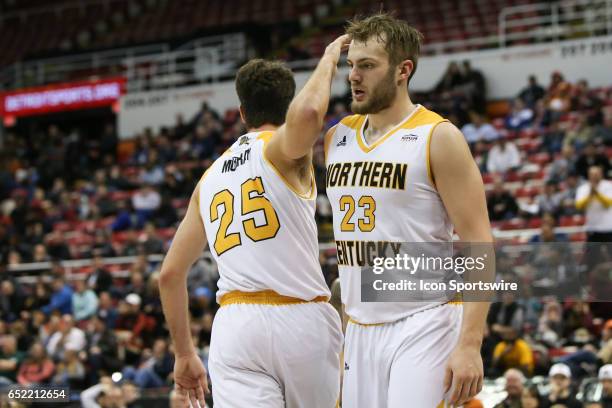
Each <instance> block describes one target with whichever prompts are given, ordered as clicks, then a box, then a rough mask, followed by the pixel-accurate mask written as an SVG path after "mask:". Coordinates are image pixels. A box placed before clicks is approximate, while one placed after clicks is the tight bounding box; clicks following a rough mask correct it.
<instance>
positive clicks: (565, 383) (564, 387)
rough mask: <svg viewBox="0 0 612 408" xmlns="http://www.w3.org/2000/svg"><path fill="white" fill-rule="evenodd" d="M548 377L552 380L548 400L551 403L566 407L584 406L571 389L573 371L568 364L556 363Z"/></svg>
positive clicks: (579, 407) (576, 407)
mask: <svg viewBox="0 0 612 408" xmlns="http://www.w3.org/2000/svg"><path fill="white" fill-rule="evenodd" d="M548 378H549V380H550V393H549V394H548V401H549V402H550V404H551V405H553V406H554V405H561V406H565V407H566V408H581V407H582V405H581V404H580V403H579V402H578V400H577V399H576V398H575V397H574V393H573V392H572V390H571V387H570V386H571V382H572V371H571V370H570V368H569V367H568V366H567V365H565V364H561V363H558V364H554V365H553V366H552V367H551V368H550V371H549V372H548Z"/></svg>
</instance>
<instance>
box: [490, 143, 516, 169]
mask: <svg viewBox="0 0 612 408" xmlns="http://www.w3.org/2000/svg"><path fill="white" fill-rule="evenodd" d="M520 165H521V154H520V152H519V150H518V148H517V147H516V145H515V144H514V143H512V142H510V141H508V140H507V139H506V138H503V137H502V138H499V139H497V141H496V142H495V144H494V146H493V147H492V148H491V150H490V151H489V156H488V157H487V171H488V172H489V173H499V174H505V173H506V172H507V171H509V170H512V169H515V168H517V167H518V166H520Z"/></svg>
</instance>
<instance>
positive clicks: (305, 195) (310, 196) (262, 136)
mask: <svg viewBox="0 0 612 408" xmlns="http://www.w3.org/2000/svg"><path fill="white" fill-rule="evenodd" d="M273 135H274V132H271V131H265V132H261V134H259V135H258V136H257V140H263V141H264V149H265V148H266V144H267V143H268V142H269V141H270V139H271V138H272V136H273ZM261 154H262V156H263V158H264V161H265V162H266V163H268V165H269V166H270V168H271V169H272V170H273V171H274V172H275V173H276V175H277V176H278V177H279V178H280V179H281V180H282V181H283V183H285V185H286V186H287V187H288V188H289V190H291V191H293V192H294V193H295V194H296V195H297V196H298V197H300V198H303V199H304V200H312V199H313V198H314V196H315V191H316V188H315V175H314V167H313V165H312V164H311V165H310V189H309V190H308V192H307V193H301V192H299V191H297V190H296V189H295V188H294V187H293V185H291V183H290V182H289V180H287V179H286V178H285V176H283V174H282V173H281V172H280V171H278V169H277V168H276V166H275V165H274V164H272V162H271V161H270V160H268V158H267V157H266V153H265V151H262V152H261Z"/></svg>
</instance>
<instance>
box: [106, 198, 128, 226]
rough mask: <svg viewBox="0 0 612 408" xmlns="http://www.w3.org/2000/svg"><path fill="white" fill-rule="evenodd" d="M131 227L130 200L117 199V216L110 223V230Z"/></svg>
mask: <svg viewBox="0 0 612 408" xmlns="http://www.w3.org/2000/svg"><path fill="white" fill-rule="evenodd" d="M131 227H132V213H131V212H130V202H129V201H127V200H119V202H117V217H116V218H115V221H113V223H112V225H111V231H113V232H118V231H125V230H127V229H130V228H131Z"/></svg>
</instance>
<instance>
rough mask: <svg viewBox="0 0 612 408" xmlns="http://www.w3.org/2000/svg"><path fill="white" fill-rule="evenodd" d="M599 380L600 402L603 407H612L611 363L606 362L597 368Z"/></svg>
mask: <svg viewBox="0 0 612 408" xmlns="http://www.w3.org/2000/svg"><path fill="white" fill-rule="evenodd" d="M598 377H599V382H600V383H601V387H602V395H601V404H602V405H603V408H611V407H612V364H606V365H604V366H602V367H601V368H600V369H599V376H598Z"/></svg>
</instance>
